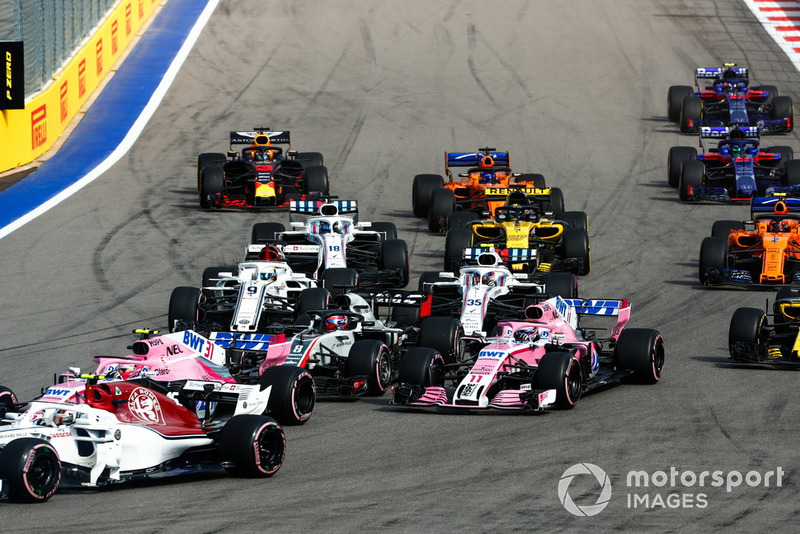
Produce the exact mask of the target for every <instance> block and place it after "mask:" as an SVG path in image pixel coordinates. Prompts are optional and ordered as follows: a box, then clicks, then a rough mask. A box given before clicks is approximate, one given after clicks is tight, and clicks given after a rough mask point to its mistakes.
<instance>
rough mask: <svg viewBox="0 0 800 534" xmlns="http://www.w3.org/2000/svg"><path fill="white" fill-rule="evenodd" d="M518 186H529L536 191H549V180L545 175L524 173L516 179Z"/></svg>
mask: <svg viewBox="0 0 800 534" xmlns="http://www.w3.org/2000/svg"><path fill="white" fill-rule="evenodd" d="M514 183H516V184H529V185H531V186H532V187H533V188H535V189H547V180H545V178H544V175H543V174H539V173H524V174H520V175H519V176H515V177H514Z"/></svg>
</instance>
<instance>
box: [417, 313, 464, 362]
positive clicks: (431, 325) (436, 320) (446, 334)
mask: <svg viewBox="0 0 800 534" xmlns="http://www.w3.org/2000/svg"><path fill="white" fill-rule="evenodd" d="M463 332H464V331H463V329H462V328H461V322H460V321H459V320H458V319H456V318H454V317H426V318H425V319H423V320H422V322H421V323H420V326H419V335H418V337H417V345H418V346H420V347H428V348H430V349H435V350H436V351H438V352H439V354H441V355H442V357H443V358H444V360H445V362H447V363H455V362H457V361H458V360H459V359H460V357H461V354H460V350H459V345H460V341H461V337H462V335H463Z"/></svg>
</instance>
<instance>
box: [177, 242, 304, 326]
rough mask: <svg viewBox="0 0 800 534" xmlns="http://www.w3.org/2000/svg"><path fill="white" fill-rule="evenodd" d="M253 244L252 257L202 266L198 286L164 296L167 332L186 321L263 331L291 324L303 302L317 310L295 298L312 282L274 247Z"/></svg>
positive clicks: (179, 288) (300, 311) (187, 322)
mask: <svg viewBox="0 0 800 534" xmlns="http://www.w3.org/2000/svg"><path fill="white" fill-rule="evenodd" d="M251 248H252V247H248V249H251ZM255 248H258V252H257V253H256V254H255V256H254V259H253V260H252V261H245V262H242V263H240V264H239V265H238V266H232V267H224V266H223V267H209V268H207V269H205V270H204V271H203V284H202V287H201V288H197V287H189V286H181V287H176V288H175V289H174V290H173V291H172V295H171V296H170V300H169V314H168V322H169V328H170V331H175V330H179V329H181V327H180V326H177V325H178V324H181V325H186V324H191V325H192V328H199V329H201V330H218V331H219V330H223V331H230V332H263V331H264V329H265V328H267V327H268V326H269V325H272V324H273V323H276V322H277V323H281V322H289V323H291V322H294V320H295V319H297V316H298V315H299V314H300V313H302V310H301V308H302V307H303V306H304V305H306V306H311V307H312V308H311V309H316V308H315V306H317V303H301V302H298V299H299V297H300V294H301V293H302V292H303V290H304V289H308V288H310V287H316V286H317V281H316V280H313V279H311V278H309V277H308V276H306V275H305V274H304V273H295V272H294V271H293V270H292V268H291V267H290V266H289V265H288V264H287V263H286V261H285V259H284V257H283V253H282V252H281V251H280V250H279V249H278V247H276V246H275V245H260V246H257V247H255Z"/></svg>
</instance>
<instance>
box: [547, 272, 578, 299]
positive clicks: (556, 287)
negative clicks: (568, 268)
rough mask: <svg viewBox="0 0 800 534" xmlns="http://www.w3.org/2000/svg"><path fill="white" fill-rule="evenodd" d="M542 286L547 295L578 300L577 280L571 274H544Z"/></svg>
mask: <svg viewBox="0 0 800 534" xmlns="http://www.w3.org/2000/svg"><path fill="white" fill-rule="evenodd" d="M542 284H544V292H545V294H547V295H550V296H556V295H558V296H559V297H561V298H564V299H576V298H578V278H577V277H576V276H575V275H574V274H572V273H544V274H543V275H542Z"/></svg>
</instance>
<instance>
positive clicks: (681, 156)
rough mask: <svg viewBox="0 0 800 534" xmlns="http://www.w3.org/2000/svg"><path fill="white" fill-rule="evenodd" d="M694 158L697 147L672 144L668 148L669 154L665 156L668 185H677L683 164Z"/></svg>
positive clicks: (695, 157)
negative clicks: (672, 145)
mask: <svg viewBox="0 0 800 534" xmlns="http://www.w3.org/2000/svg"><path fill="white" fill-rule="evenodd" d="M696 159H697V149H696V148H694V147H692V146H674V147H672V148H670V149H669V156H667V183H668V184H669V186H670V187H678V183H679V182H680V180H681V167H683V164H684V163H685V162H687V161H692V160H696Z"/></svg>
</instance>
